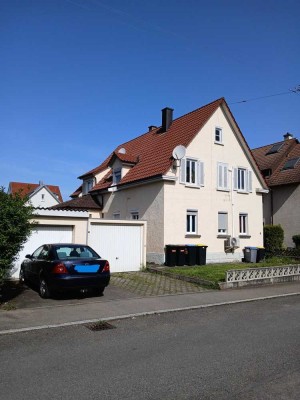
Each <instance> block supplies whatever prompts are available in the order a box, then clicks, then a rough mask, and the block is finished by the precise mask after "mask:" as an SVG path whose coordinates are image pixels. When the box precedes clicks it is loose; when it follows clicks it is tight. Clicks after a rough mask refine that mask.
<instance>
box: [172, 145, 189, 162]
mask: <svg viewBox="0 0 300 400" xmlns="http://www.w3.org/2000/svg"><path fill="white" fill-rule="evenodd" d="M185 152H186V148H185V147H184V146H182V145H181V144H180V145H179V146H176V147H175V149H174V150H173V152H172V156H173V158H175V160H181V159H182V158H183V157H184V156H185Z"/></svg>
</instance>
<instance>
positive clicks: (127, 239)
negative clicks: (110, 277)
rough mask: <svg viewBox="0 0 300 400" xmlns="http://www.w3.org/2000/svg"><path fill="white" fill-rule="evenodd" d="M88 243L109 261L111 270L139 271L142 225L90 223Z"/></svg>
mask: <svg viewBox="0 0 300 400" xmlns="http://www.w3.org/2000/svg"><path fill="white" fill-rule="evenodd" d="M88 242H89V243H88V244H89V245H90V246H91V247H92V248H93V249H95V250H96V252H97V253H98V254H100V256H101V257H102V258H105V259H107V260H108V261H109V264H110V270H111V272H122V271H139V270H140V268H141V266H142V265H143V258H142V257H143V256H142V252H143V249H142V246H143V243H142V242H143V226H141V225H125V224H120V225H119V224H93V223H92V224H91V225H90V230H89V240H88Z"/></svg>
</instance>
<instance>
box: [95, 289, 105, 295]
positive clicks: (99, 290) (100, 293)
mask: <svg viewBox="0 0 300 400" xmlns="http://www.w3.org/2000/svg"><path fill="white" fill-rule="evenodd" d="M103 292H104V288H103V287H100V288H95V289H94V294H95V295H96V296H103Z"/></svg>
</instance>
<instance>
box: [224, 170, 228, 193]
mask: <svg viewBox="0 0 300 400" xmlns="http://www.w3.org/2000/svg"><path fill="white" fill-rule="evenodd" d="M223 174H224V175H223V180H224V181H223V187H224V189H228V166H227V165H224V166H223Z"/></svg>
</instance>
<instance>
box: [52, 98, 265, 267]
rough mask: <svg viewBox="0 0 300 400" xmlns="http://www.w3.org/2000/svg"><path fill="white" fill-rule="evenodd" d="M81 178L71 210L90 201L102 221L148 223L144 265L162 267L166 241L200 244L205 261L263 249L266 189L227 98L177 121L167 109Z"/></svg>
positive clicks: (214, 260)
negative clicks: (157, 124)
mask: <svg viewBox="0 0 300 400" xmlns="http://www.w3.org/2000/svg"><path fill="white" fill-rule="evenodd" d="M79 178H80V179H81V180H82V185H81V186H80V187H79V188H78V189H77V190H76V192H74V193H73V195H72V197H73V200H71V201H69V202H67V203H68V207H69V208H72V202H74V205H75V203H76V201H78V199H79V198H81V197H82V199H84V197H85V196H91V197H92V198H93V200H94V201H95V203H97V205H98V206H99V209H100V216H101V218H103V219H109V220H111V219H122V220H128V219H141V220H146V221H147V261H149V262H155V263H163V262H164V260H165V246H166V245H168V244H205V245H207V246H208V248H207V262H216V261H218V262H224V261H227V262H228V261H232V260H236V259H238V260H240V259H241V258H242V257H243V252H242V250H243V248H244V247H245V246H262V245H263V203H262V196H263V194H264V193H267V192H268V189H267V186H266V184H265V181H264V179H263V177H262V176H261V174H260V171H259V168H258V166H257V164H256V162H255V161H254V158H253V156H252V153H251V151H250V149H249V147H248V145H247V142H246V140H245V138H244V136H243V134H242V132H241V131H240V129H239V127H238V125H237V123H236V121H235V119H234V117H233V115H232V113H231V111H230V109H229V107H228V105H227V103H226V101H225V99H224V98H221V99H218V100H215V101H213V102H212V103H210V104H207V105H205V106H203V107H201V108H198V109H196V110H194V111H192V112H190V113H188V114H185V115H183V116H181V117H179V118H176V119H174V120H173V110H172V109H171V108H164V109H163V110H162V123H161V126H160V127H155V126H150V127H149V130H148V132H146V133H144V134H142V135H141V136H138V137H137V138H135V139H133V140H131V141H128V142H126V143H123V144H121V145H120V146H118V147H117V148H116V149H115V150H114V151H113V152H112V153H111V154H110V155H109V156H108V157H107V159H106V160H105V161H104V162H103V163H102V164H101V165H99V166H98V167H96V168H94V169H93V170H91V171H89V172H87V173H85V174H83V175H81V176H80V177H79ZM63 207H64V203H62V204H61V205H59V206H56V208H63ZM121 245H122V243H120V246H121Z"/></svg>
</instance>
